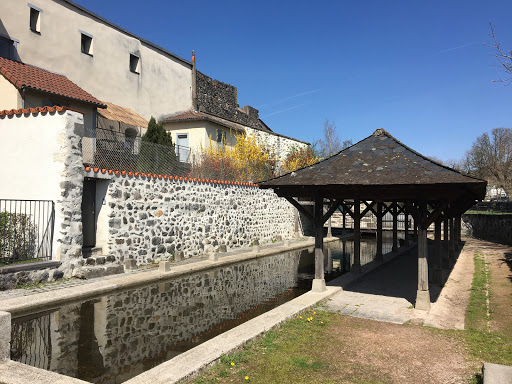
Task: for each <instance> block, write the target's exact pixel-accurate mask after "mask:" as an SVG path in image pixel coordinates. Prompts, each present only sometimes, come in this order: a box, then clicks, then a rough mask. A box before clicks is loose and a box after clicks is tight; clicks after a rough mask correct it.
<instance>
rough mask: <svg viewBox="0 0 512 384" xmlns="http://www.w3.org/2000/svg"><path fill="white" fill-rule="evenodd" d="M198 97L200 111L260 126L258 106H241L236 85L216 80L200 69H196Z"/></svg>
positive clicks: (247, 124)
mask: <svg viewBox="0 0 512 384" xmlns="http://www.w3.org/2000/svg"><path fill="white" fill-rule="evenodd" d="M196 98H197V101H196V103H197V105H196V106H195V109H196V110H197V111H199V112H205V113H210V114H212V115H215V116H218V117H222V118H223V119H226V120H230V121H234V122H236V123H239V124H242V125H245V126H249V127H258V126H259V112H258V110H257V109H256V108H253V107H251V106H249V105H246V106H245V107H244V109H240V108H239V106H238V97H237V89H236V87H234V86H232V85H230V84H226V83H223V82H222V81H218V80H214V79H212V78H211V77H208V76H206V75H205V74H203V73H201V72H199V71H196Z"/></svg>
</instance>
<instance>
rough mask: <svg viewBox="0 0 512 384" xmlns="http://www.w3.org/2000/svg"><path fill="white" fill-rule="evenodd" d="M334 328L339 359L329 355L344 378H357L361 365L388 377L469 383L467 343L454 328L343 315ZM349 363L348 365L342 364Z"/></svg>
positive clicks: (425, 382) (332, 333)
mask: <svg viewBox="0 0 512 384" xmlns="http://www.w3.org/2000/svg"><path fill="white" fill-rule="evenodd" d="M347 328H348V329H350V331H349V332H347ZM329 334H330V337H331V338H332V339H333V340H336V343H335V344H336V346H337V349H338V352H337V353H336V356H338V357H339V360H337V359H332V358H331V359H329V358H328V357H327V356H326V359H329V360H331V361H330V363H331V367H332V368H334V367H333V365H334V366H338V367H337V368H339V371H340V372H343V376H341V381H340V382H345V381H344V379H343V378H346V379H347V381H346V382H353V380H352V378H354V377H361V371H368V372H374V376H375V377H378V378H379V379H378V380H379V381H377V382H383V383H416V384H432V383H467V382H468V379H469V377H470V376H471V372H472V371H471V363H470V362H468V361H467V360H466V353H465V349H464V345H463V343H462V342H461V339H460V338H458V337H456V336H455V337H452V336H451V335H450V332H449V331H437V330H433V329H429V328H425V327H422V326H419V325H397V324H390V323H383V322H378V321H371V320H364V319H357V318H352V317H347V316H343V317H341V318H340V320H339V324H337V326H334V327H330V328H329ZM332 352H333V351H328V353H327V354H331V356H332ZM336 361H338V362H336ZM346 364H348V365H349V370H348V371H347V369H343V368H342V367H341V366H340V365H346ZM369 382H370V381H369ZM371 382H373V381H371Z"/></svg>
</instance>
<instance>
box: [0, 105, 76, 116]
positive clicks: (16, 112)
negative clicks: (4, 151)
mask: <svg viewBox="0 0 512 384" xmlns="http://www.w3.org/2000/svg"><path fill="white" fill-rule="evenodd" d="M65 111H73V112H78V113H80V114H82V115H83V114H84V113H83V112H82V111H79V110H77V109H73V108H69V107H58V106H55V107H36V108H20V109H9V110H7V109H4V110H3V111H0V117H4V116H13V115H16V116H18V117H19V116H21V115H29V114H32V115H37V114H39V113H46V112H50V113H53V112H65Z"/></svg>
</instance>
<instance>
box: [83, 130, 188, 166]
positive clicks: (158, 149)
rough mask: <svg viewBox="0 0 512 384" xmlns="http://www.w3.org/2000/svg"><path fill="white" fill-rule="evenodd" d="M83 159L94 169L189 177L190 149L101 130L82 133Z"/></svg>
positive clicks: (85, 163)
mask: <svg viewBox="0 0 512 384" xmlns="http://www.w3.org/2000/svg"><path fill="white" fill-rule="evenodd" d="M82 155H83V162H84V165H86V166H91V167H93V168H103V169H113V170H118V171H128V172H141V173H156V174H165V175H173V176H188V174H189V173H190V169H191V162H192V156H191V153H190V148H189V147H185V146H180V145H172V146H166V145H160V144H154V143H150V142H147V141H143V140H142V138H141V137H140V136H125V135H124V134H123V133H119V132H115V131H111V130H107V129H100V128H97V129H96V130H94V131H91V130H86V131H85V134H84V137H83V138H82Z"/></svg>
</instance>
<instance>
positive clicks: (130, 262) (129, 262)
mask: <svg viewBox="0 0 512 384" xmlns="http://www.w3.org/2000/svg"><path fill="white" fill-rule="evenodd" d="M124 267H125V268H126V269H137V261H136V260H135V259H126V260H125V261H124Z"/></svg>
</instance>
